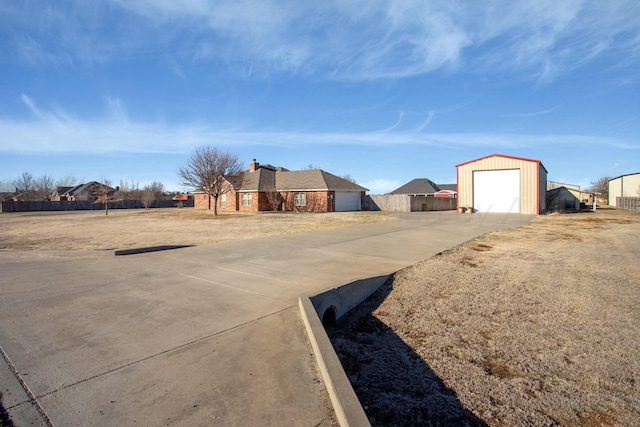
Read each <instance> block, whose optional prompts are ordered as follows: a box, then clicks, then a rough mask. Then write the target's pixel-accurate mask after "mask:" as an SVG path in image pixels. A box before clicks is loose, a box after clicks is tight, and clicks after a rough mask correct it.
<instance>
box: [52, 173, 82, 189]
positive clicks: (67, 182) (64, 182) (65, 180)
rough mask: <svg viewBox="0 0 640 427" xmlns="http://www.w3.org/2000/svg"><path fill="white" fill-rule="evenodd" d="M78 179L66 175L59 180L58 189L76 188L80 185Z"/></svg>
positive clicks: (57, 182)
mask: <svg viewBox="0 0 640 427" xmlns="http://www.w3.org/2000/svg"><path fill="white" fill-rule="evenodd" d="M78 182H79V181H78V178H76V177H75V176H71V175H65V176H63V177H62V178H58V180H57V181H56V187H74V186H76V185H78Z"/></svg>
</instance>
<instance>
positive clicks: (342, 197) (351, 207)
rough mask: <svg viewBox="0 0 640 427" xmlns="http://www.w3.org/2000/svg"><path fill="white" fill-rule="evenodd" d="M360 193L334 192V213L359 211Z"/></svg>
mask: <svg viewBox="0 0 640 427" xmlns="http://www.w3.org/2000/svg"><path fill="white" fill-rule="evenodd" d="M360 210H362V209H361V205H360V192H359V191H355V192H354V191H349V192H337V191H336V212H346V211H360Z"/></svg>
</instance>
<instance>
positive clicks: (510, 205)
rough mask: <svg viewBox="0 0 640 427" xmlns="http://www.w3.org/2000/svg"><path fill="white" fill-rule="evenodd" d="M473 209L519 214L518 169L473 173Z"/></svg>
mask: <svg viewBox="0 0 640 427" xmlns="http://www.w3.org/2000/svg"><path fill="white" fill-rule="evenodd" d="M473 208H474V209H475V210H477V211H478V212H501V213H520V169H509V170H492V171H473Z"/></svg>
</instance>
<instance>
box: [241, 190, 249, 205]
mask: <svg viewBox="0 0 640 427" xmlns="http://www.w3.org/2000/svg"><path fill="white" fill-rule="evenodd" d="M242 206H251V193H242Z"/></svg>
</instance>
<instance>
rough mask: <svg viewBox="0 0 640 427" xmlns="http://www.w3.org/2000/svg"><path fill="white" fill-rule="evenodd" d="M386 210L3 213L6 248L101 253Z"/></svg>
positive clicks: (1, 240) (342, 221)
mask: <svg viewBox="0 0 640 427" xmlns="http://www.w3.org/2000/svg"><path fill="white" fill-rule="evenodd" d="M389 219H393V217H391V216H388V215H385V214H383V213H381V212H334V213H282V212H278V213H231V214H229V213H224V214H222V213H221V214H219V215H218V216H217V217H216V216H214V215H213V212H212V211H208V210H201V209H176V208H174V209H139V210H110V211H109V215H105V214H104V211H81V212H34V213H4V214H0V230H1V232H0V252H7V251H95V250H113V249H130V248H136V247H149V246H159V245H204V244H208V243H216V242H223V241H228V240H238V239H250V238H253V237H264V236H273V235H277V234H289V233H298V232H301V231H308V230H318V229H322V228H330V227H341V226H345V225H351V224H359V223H367V222H377V221H386V220H389Z"/></svg>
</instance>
